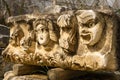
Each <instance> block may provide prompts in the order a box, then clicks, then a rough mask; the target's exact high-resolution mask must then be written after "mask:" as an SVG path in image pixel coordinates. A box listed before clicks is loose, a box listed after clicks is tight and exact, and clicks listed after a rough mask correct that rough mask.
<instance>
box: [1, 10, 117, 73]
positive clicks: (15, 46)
mask: <svg viewBox="0 0 120 80" xmlns="http://www.w3.org/2000/svg"><path fill="white" fill-rule="evenodd" d="M47 15H48V14H46V15H45V16H44V15H42V17H41V16H37V17H32V18H30V17H29V18H27V19H26V20H24V19H18V21H16V17H13V18H15V20H11V21H12V22H8V23H12V25H10V26H11V29H10V36H11V40H10V43H9V45H8V47H7V48H6V49H5V50H4V51H3V53H2V54H3V56H4V58H5V59H9V61H12V62H15V63H22V64H31V65H39V66H46V65H47V66H52V67H62V68H68V69H73V70H92V71H94V70H116V69H117V68H118V64H117V56H116V55H117V54H118V53H116V47H117V45H116V39H117V38H116V37H117V36H116V33H117V32H116V31H117V28H118V23H117V17H115V15H114V14H111V15H108V14H107V13H103V12H100V11H94V10H76V11H70V12H69V11H68V12H67V13H61V15H60V16H59V17H56V19H53V17H50V15H48V16H47ZM56 15H57V14H56ZM29 21H30V23H29Z"/></svg>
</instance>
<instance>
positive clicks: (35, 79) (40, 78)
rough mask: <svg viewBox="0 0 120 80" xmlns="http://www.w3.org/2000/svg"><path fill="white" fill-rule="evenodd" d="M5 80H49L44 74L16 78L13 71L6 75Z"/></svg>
mask: <svg viewBox="0 0 120 80" xmlns="http://www.w3.org/2000/svg"><path fill="white" fill-rule="evenodd" d="M3 80H48V78H47V76H46V75H42V74H31V75H23V76H16V75H15V74H14V72H13V71H8V72H6V73H5V75H4V79H3Z"/></svg>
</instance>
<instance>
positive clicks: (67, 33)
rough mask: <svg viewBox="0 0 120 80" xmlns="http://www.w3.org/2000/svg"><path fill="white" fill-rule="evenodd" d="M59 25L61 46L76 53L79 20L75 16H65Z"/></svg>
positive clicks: (58, 22) (59, 20)
mask: <svg viewBox="0 0 120 80" xmlns="http://www.w3.org/2000/svg"><path fill="white" fill-rule="evenodd" d="M57 24H58V26H59V27H60V39H59V45H60V46H61V47H62V48H63V49H64V50H67V51H69V52H75V51H76V46H77V45H76V44H77V27H78V26H77V19H76V17H75V15H73V14H63V15H61V16H60V17H59V18H58V20H57Z"/></svg>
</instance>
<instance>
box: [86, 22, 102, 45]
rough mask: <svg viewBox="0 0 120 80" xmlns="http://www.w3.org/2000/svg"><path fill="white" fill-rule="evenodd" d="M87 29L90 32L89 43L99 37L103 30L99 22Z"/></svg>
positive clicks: (97, 39) (94, 41)
mask: <svg viewBox="0 0 120 80" xmlns="http://www.w3.org/2000/svg"><path fill="white" fill-rule="evenodd" d="M88 31H89V32H91V40H90V42H89V45H94V44H95V43H97V42H98V41H99V40H100V38H101V34H102V31H103V25H102V24H101V23H100V22H99V23H97V24H96V25H95V26H94V27H92V28H90V29H88Z"/></svg>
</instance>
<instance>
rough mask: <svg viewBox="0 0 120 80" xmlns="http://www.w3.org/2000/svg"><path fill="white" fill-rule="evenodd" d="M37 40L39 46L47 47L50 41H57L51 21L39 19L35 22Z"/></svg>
mask: <svg viewBox="0 0 120 80" xmlns="http://www.w3.org/2000/svg"><path fill="white" fill-rule="evenodd" d="M34 27H35V32H36V39H37V41H38V43H39V44H41V45H47V44H48V43H49V41H50V40H52V41H55V42H56V41H57V37H56V34H55V31H54V26H53V23H52V21H51V20H49V19H38V20H36V21H35V22H34Z"/></svg>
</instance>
